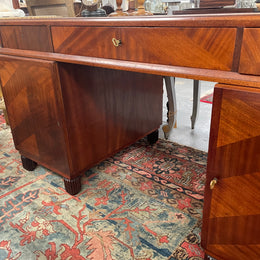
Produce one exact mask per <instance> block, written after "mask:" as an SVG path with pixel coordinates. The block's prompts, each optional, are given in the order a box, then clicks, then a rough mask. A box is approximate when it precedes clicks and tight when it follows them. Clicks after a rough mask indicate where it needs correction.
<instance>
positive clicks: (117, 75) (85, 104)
mask: <svg viewBox="0 0 260 260" xmlns="http://www.w3.org/2000/svg"><path fill="white" fill-rule="evenodd" d="M59 75H60V78H61V86H62V96H63V103H64V112H65V121H66V128H67V136H68V146H69V153H70V157H71V168H72V172H71V177H72V178H73V177H74V176H75V175H78V173H79V172H83V171H84V170H86V169H89V168H90V167H92V166H93V165H95V164H97V163H98V162H100V161H101V160H104V159H105V158H107V157H108V156H110V155H112V154H113V153H115V152H116V151H119V150H120V149H122V148H123V147H125V146H128V145H130V144H132V143H133V142H135V141H137V140H138V139H140V138H141V137H144V136H146V135H147V134H148V133H151V132H153V131H154V130H156V129H158V128H159V127H160V124H161V122H162V113H161V108H162V77H160V76H155V75H149V74H141V73H133V72H123V71H116V70H108V69H102V68H95V67H88V66H80V65H73V64H66V63H61V64H59ZM72 86H73V87H72ZM97 86H98V87H97ZM75 101H76V102H75ZM90 111H91V113H90Z"/></svg>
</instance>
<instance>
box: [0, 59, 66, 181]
mask: <svg viewBox="0 0 260 260" xmlns="http://www.w3.org/2000/svg"><path fill="white" fill-rule="evenodd" d="M0 64H1V66H0V75H1V85H2V90H3V95H4V99H5V103H6V107H7V112H8V117H9V123H10V126H11V129H12V134H13V139H14V143H15V147H16V149H17V150H18V151H20V153H21V154H23V155H24V156H26V157H28V158H30V159H32V160H34V161H36V162H40V164H42V165H45V166H48V168H49V169H52V170H54V171H56V172H58V173H62V174H63V175H66V176H69V165H68V163H67V161H68V160H67V153H66V146H65V142H64V134H63V130H62V121H61V120H62V117H61V115H60V103H59V102H58V100H59V99H58V98H57V97H58V95H59V81H58V77H57V72H56V69H57V68H56V64H55V63H54V62H48V61H39V60H33V59H23V58H15V57H5V56H1V57H0Z"/></svg>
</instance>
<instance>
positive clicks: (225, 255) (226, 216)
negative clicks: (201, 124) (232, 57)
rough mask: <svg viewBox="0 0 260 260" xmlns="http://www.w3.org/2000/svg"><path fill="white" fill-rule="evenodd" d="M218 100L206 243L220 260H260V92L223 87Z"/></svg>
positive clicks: (216, 93) (209, 174) (205, 217)
mask: <svg viewBox="0 0 260 260" xmlns="http://www.w3.org/2000/svg"><path fill="white" fill-rule="evenodd" d="M213 100H214V101H213V102H214V103H213V115H212V123H211V134H210V147H209V155H208V168H207V180H206V189H205V203H204V212H203V229H202V244H203V247H204V248H205V249H206V252H207V253H208V254H209V255H211V256H213V257H216V258H217V259H227V260H233V259H234V260H235V259H258V258H259V256H260V237H259V233H260V204H259V201H260V193H259V190H260V124H259V122H260V103H259V100H260V90H257V89H253V88H245V87H239V86H225V85H217V86H216V87H215V91H214V98H213ZM213 178H217V179H218V181H217V184H216V185H215V187H214V188H213V190H210V189H209V183H210V181H211V180H212V179H213Z"/></svg>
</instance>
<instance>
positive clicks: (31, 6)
mask: <svg viewBox="0 0 260 260" xmlns="http://www.w3.org/2000/svg"><path fill="white" fill-rule="evenodd" d="M26 4H27V9H28V12H29V15H32V16H41V15H57V16H64V17H69V16H71V17H73V16H75V12H74V4H73V0H26Z"/></svg>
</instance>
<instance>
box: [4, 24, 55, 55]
mask: <svg viewBox="0 0 260 260" xmlns="http://www.w3.org/2000/svg"><path fill="white" fill-rule="evenodd" d="M0 33H1V36H0V38H1V39H2V47H3V48H11V49H22V50H33V51H46V52H52V51H53V48H52V42H51V37H50V31H49V29H48V27H47V26H18V25H17V26H0Z"/></svg>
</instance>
